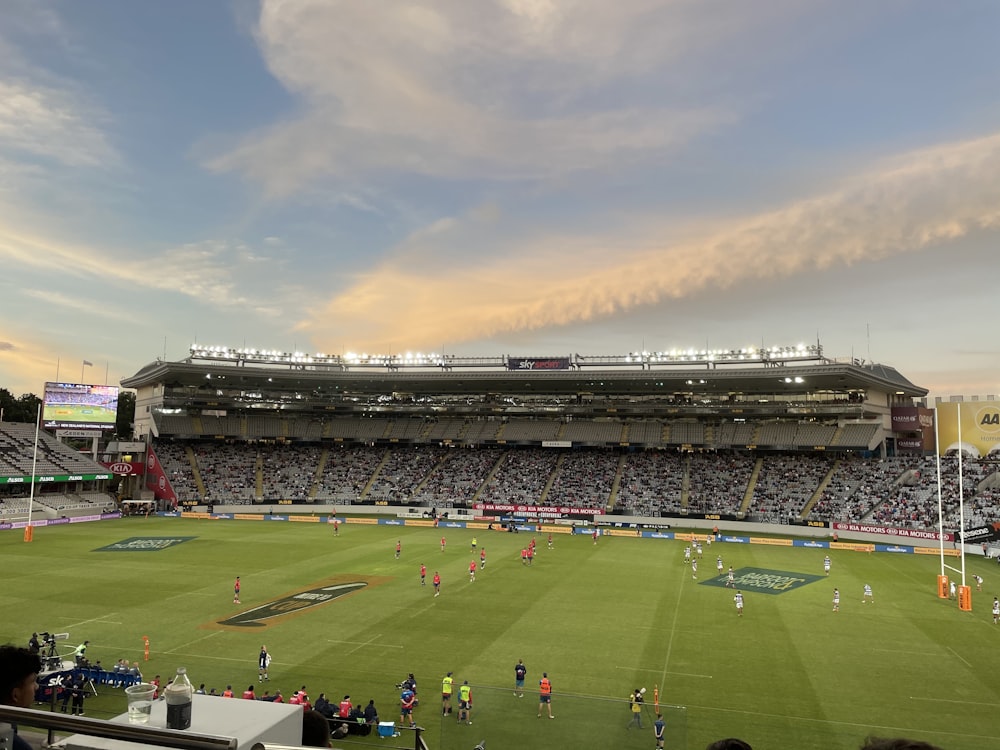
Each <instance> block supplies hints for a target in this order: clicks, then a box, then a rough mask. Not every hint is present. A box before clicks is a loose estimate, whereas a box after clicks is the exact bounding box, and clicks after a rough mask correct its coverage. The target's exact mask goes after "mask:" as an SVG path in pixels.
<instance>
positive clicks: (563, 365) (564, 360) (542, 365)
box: [507, 357, 569, 370]
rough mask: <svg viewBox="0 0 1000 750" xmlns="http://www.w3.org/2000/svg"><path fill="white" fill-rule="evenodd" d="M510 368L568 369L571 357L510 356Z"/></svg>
mask: <svg viewBox="0 0 1000 750" xmlns="http://www.w3.org/2000/svg"><path fill="white" fill-rule="evenodd" d="M507 369H508V370H568V369H569V357H548V358H546V359H540V358H536V357H531V358H527V357H508V358H507Z"/></svg>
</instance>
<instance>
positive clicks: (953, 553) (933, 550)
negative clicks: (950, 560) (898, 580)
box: [913, 547, 959, 557]
mask: <svg viewBox="0 0 1000 750" xmlns="http://www.w3.org/2000/svg"><path fill="white" fill-rule="evenodd" d="M941 552H942V550H941V549H940V548H939V547H914V548H913V554H915V555H940V554H941ZM944 556H945V557H958V556H959V551H958V550H957V549H946V550H944Z"/></svg>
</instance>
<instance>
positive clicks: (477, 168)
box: [0, 0, 1000, 396]
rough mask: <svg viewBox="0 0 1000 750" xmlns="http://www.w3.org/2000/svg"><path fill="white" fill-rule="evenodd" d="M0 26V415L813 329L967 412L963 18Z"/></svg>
mask: <svg viewBox="0 0 1000 750" xmlns="http://www.w3.org/2000/svg"><path fill="white" fill-rule="evenodd" d="M0 19H2V20H0V268H2V273H0V387H5V388H7V389H9V390H11V391H13V392H14V393H15V395H18V394H21V393H25V392H34V393H39V394H40V393H41V391H42V384H43V383H44V381H46V380H53V379H55V377H56V374H57V363H58V368H59V378H60V379H62V380H77V379H78V378H79V377H80V376H81V372H83V374H84V379H85V380H87V381H91V382H98V383H100V382H104V378H105V373H106V372H107V373H108V377H109V380H110V381H111V382H112V383H117V382H118V381H119V380H120V379H121V378H122V377H126V376H129V375H131V374H133V373H134V372H136V371H137V370H138V369H139V368H140V367H142V366H143V365H145V364H146V363H148V362H150V361H152V360H153V359H155V358H156V357H163V356H164V355H165V356H166V358H167V359H171V360H174V359H181V358H183V357H184V356H186V355H187V353H188V349H189V347H190V345H191V344H192V343H194V342H197V343H200V344H210V345H228V346H236V347H241V346H248V347H256V348H267V349H281V350H288V351H291V350H300V351H304V352H325V353H334V354H339V353H344V352H349V351H353V352H367V353H375V352H378V353H403V352H406V351H414V352H415V351H422V352H431V351H433V352H442V351H444V352H446V353H449V354H458V355H478V354H482V355H501V354H509V355H521V356H556V355H562V356H565V355H567V354H572V353H581V354H588V353H589V354H625V353H627V352H629V351H635V350H639V349H643V348H645V349H647V350H664V349H671V348H685V349H686V348H688V347H696V348H727V349H728V348H739V347H742V346H748V345H755V346H760V345H761V344H764V345H768V346H770V345H793V344H797V343H800V342H805V343H815V342H816V341H817V339H818V340H819V341H820V343H822V345H823V347H824V349H825V352H826V354H827V355H828V356H830V357H835V358H849V357H852V356H853V357H858V358H864V359H873V360H875V361H878V362H882V363H885V364H889V365H892V366H894V367H896V368H897V369H899V371H900V372H902V373H903V375H905V376H906V377H908V378H909V379H910V380H911V381H913V382H914V383H916V384H917V385H920V386H923V387H925V388H929V389H930V390H931V392H932V396H933V395H949V394H966V395H973V394H976V395H982V396H985V395H992V394H1000V345H998V344H997V342H996V339H995V336H996V323H995V322H994V321H993V317H994V313H996V312H997V303H996V299H997V295H996V286H995V284H996V283H997V282H998V278H1000V273H998V272H1000V44H998V43H997V30H998V29H1000V4H998V3H996V2H994V1H993V0H963V1H962V2H940V1H939V0H908V1H903V0H881V1H879V2H870V0H832V1H830V2H826V1H824V0H810V1H809V2H803V1H802V0H795V1H792V0H788V1H785V0H760V1H759V2H757V1H755V2H743V1H740V0H727V1H725V2H722V1H715V0H615V1H614V2H608V1H607V0H473V1H470V0H426V1H425V2H404V1H400V2H394V1H393V0H384V1H383V2H371V1H370V0H368V1H365V0H353V1H350V2H349V1H346V0H345V1H342V2H337V1H335V0H263V2H260V3H251V2H243V1H242V0H232V1H231V2H225V1H222V0H219V1H214V0H211V1H210V0H206V1H199V2H195V1H194V0H189V1H181V2H135V0H87V1H86V2H70V1H69V0H63V1H62V2H49V1H46V0H0ZM84 360H86V361H89V362H92V363H93V366H92V367H89V368H86V369H84V368H83V367H82V363H83V361H84Z"/></svg>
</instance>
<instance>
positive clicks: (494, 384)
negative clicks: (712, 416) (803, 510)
mask: <svg viewBox="0 0 1000 750" xmlns="http://www.w3.org/2000/svg"><path fill="white" fill-rule="evenodd" d="M577 356H579V355H577ZM523 359H525V360H529V361H530V358H523ZM581 359H583V358H581ZM599 359H606V360H607V361H608V362H614V363H616V364H618V363H621V364H622V365H623V366H614V367H612V366H602V365H601V364H597V365H595V366H594V369H581V368H578V367H569V368H567V369H551V370H548V369H545V370H537V369H524V370H522V369H500V368H499V367H498V368H496V369H486V368H476V367H473V366H469V367H467V368H464V367H460V366H459V367H426V366H425V367H399V368H391V367H381V368H376V367H371V366H368V367H364V368H342V367H325V366H316V365H303V364H298V363H288V364H284V365H276V364H264V363H257V364H250V363H247V362H242V363H239V364H237V363H234V362H216V361H210V360H207V361H200V360H197V359H195V358H191V359H188V360H184V361H180V362H166V361H162V360H156V361H155V362H151V363H150V364H148V365H146V366H145V367H143V368H141V369H140V370H139V371H138V372H137V373H136V374H135V375H133V376H131V377H128V378H124V379H123V380H122V381H121V385H122V386H123V387H125V388H142V387H144V386H152V385H155V384H163V385H165V386H167V387H170V388H178V387H191V388H202V387H215V386H222V385H223V384H224V386H225V387H226V388H227V389H231V388H234V387H238V388H246V389H254V390H279V389H280V390H284V389H293V390H307V391H315V390H323V391H331V392H341V393H348V392H350V393H357V394H371V395H376V394H388V393H409V394H415V395H420V394H428V395H429V394H454V395H465V394H468V395H476V394H483V393H503V394H510V395H528V394H554V395H560V394H565V395H570V394H578V393H593V394H595V395H600V394H607V395H612V394H624V395H650V394H657V393H664V394H668V393H690V392H696V393H706V394H726V393H759V394H780V393H808V392H817V391H833V392H846V391H861V390H869V389H871V390H878V391H885V392H889V393H894V394H898V395H900V396H905V397H909V398H922V397H924V396H926V395H927V393H928V391H927V389H926V388H921V387H920V386H917V385H914V384H913V383H912V382H910V381H909V380H908V379H907V378H905V377H904V376H903V375H901V374H900V373H899V372H898V371H897V370H896V369H895V368H892V367H889V366H887V365H882V364H875V363H865V362H859V361H857V360H852V361H849V362H837V361H834V360H828V359H823V360H821V361H819V362H817V363H809V362H802V363H791V362H783V363H781V365H780V366H775V365H774V364H772V365H770V366H739V367H717V368H712V367H706V366H705V365H700V366H697V367H694V366H678V365H677V364H672V365H670V366H669V367H666V366H665V367H656V366H653V367H649V366H648V365H641V364H639V363H634V364H633V365H632V366H631V367H630V366H628V365H626V364H625V363H626V361H627V358H593V360H599ZM548 360H551V358H548ZM548 360H547V361H548ZM501 361H502V360H500V359H498V360H497V363H498V364H499V363H500V362H501Z"/></svg>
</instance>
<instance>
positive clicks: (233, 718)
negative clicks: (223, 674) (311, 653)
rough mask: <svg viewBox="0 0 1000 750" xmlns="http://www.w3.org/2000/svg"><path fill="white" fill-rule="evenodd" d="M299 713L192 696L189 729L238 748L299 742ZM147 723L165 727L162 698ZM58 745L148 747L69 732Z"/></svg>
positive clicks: (102, 749)
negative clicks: (226, 740) (234, 743)
mask: <svg viewBox="0 0 1000 750" xmlns="http://www.w3.org/2000/svg"><path fill="white" fill-rule="evenodd" d="M303 713H304V712H303V710H302V706H294V705H289V704H287V703H270V702H268V701H248V700H243V699H241V698H219V697H216V696H212V695H195V696H194V703H193V705H192V706H191V727H190V731H191V732H196V733H198V734H212V735H215V736H217V737H234V738H236V740H237V741H238V742H239V750H250V748H251V747H252V746H253V745H254V744H255V743H257V742H264V743H268V744H274V745H301V744H302V714H303ZM111 721H113V722H116V723H119V724H127V723H128V714H127V713H126V714H120V715H119V716H116V717H114V718H113V719H111ZM133 726H137V727H141V726H142V725H141V724H140V725H133ZM148 726H151V727H159V728H161V729H165V728H166V726H167V703H166V701H164V700H158V701H156V702H155V703H153V712H152V714H151V715H150V717H149V724H148ZM59 744H60V746H62V747H64V748H66V749H67V750H140V748H142V749H144V750H146V749H148V748H149V747H150V746H149V745H144V744H142V743H139V742H126V741H124V740H109V739H105V738H103V737H92V736H89V735H83V734H74V735H71V736H69V737H67V738H66V739H65V740H63V741H62V742H60V743H59Z"/></svg>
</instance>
